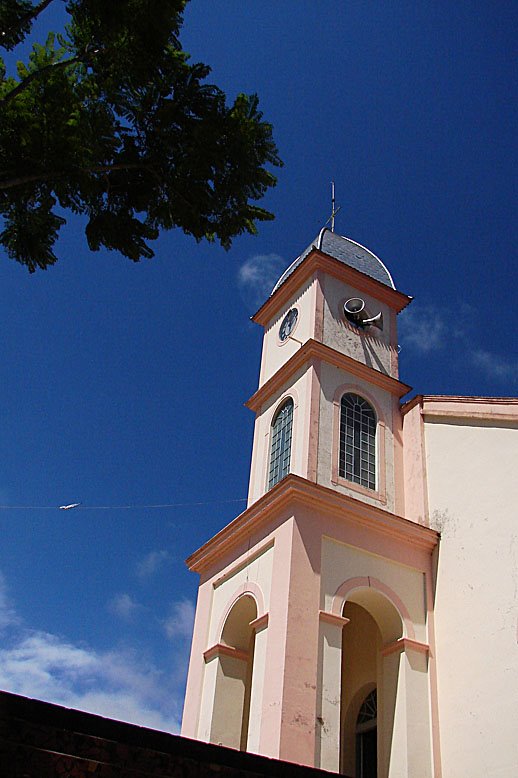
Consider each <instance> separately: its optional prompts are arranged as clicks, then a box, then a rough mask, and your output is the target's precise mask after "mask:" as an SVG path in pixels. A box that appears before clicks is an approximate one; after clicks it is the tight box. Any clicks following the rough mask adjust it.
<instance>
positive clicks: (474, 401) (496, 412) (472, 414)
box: [401, 394, 518, 421]
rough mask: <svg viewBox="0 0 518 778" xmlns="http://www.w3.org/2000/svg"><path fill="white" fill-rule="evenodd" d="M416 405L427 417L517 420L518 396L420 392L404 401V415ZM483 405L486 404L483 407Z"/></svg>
mask: <svg viewBox="0 0 518 778" xmlns="http://www.w3.org/2000/svg"><path fill="white" fill-rule="evenodd" d="M416 405H419V406H420V408H421V414H422V415H423V416H425V417H433V416H444V417H446V418H448V417H457V418H460V419H461V418H473V419H483V420H494V421H517V419H518V397H462V396H451V397H449V396H448V395H441V394H438V395H423V394H418V395H416V396H415V397H412V399H411V400H408V401H407V402H406V403H403V405H402V406H401V413H402V414H403V415H404V414H406V413H408V411H410V410H412V408H414V407H415V406H416ZM481 406H485V407H482V408H481Z"/></svg>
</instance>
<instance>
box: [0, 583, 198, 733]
mask: <svg viewBox="0 0 518 778" xmlns="http://www.w3.org/2000/svg"><path fill="white" fill-rule="evenodd" d="M0 581H1V582H2V589H0V592H4V590H5V582H4V581H3V578H1V573H0ZM0 607H1V605H0ZM7 613H8V614H10V615H9V619H8V625H6V626H5V627H4V631H3V635H2V637H3V641H2V645H1V647H0V688H2V689H5V690H7V691H11V692H14V693H15V694H22V695H25V696H28V697H33V698H36V699H41V700H46V701H48V702H54V703H57V704H58V705H65V706H67V707H70V708H77V709H79V710H85V711H89V712H90V713H97V714H99V715H101V716H107V717H109V718H115V719H120V720H122V721H129V722H132V723H134V724H139V725H141V726H148V727H152V728H154V729H160V730H164V731H166V732H178V731H179V726H180V715H181V708H182V701H183V700H182V694H181V691H180V690H181V685H182V681H183V673H181V674H179V673H178V672H176V670H177V669H178V668H176V664H177V663H178V662H176V663H175V667H173V668H172V669H171V673H167V674H166V673H164V672H162V671H160V670H159V669H158V668H157V667H156V666H155V665H153V664H152V663H151V662H149V661H148V660H147V659H146V658H145V657H143V656H142V655H141V654H140V653H139V652H137V651H134V650H130V649H120V648H119V649H117V650H112V651H98V650H95V649H94V648H92V647H91V646H88V645H78V644H76V643H74V642H73V641H70V640H65V639H63V638H61V637H59V636H57V635H54V634H51V633H49V632H42V631H35V630H31V629H28V628H27V627H25V626H23V624H22V623H21V620H20V619H19V618H18V617H17V615H16V613H15V612H14V611H13V609H12V607H11V606H8V610H7ZM175 668H176V669H175ZM180 676H181V677H180Z"/></svg>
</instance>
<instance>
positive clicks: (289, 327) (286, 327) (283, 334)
mask: <svg viewBox="0 0 518 778" xmlns="http://www.w3.org/2000/svg"><path fill="white" fill-rule="evenodd" d="M298 315H299V312H298V310H297V309H296V308H291V310H289V311H288V313H287V314H286V316H285V317H284V319H283V320H282V324H281V326H280V329H279V338H280V340H282V341H285V340H286V338H287V337H288V336H289V335H290V333H291V332H293V328H294V327H295V324H296V323H297V318H298Z"/></svg>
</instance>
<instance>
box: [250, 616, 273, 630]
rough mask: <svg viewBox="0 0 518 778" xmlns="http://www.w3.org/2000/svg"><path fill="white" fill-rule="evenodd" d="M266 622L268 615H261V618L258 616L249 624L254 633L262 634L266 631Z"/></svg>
mask: <svg viewBox="0 0 518 778" xmlns="http://www.w3.org/2000/svg"><path fill="white" fill-rule="evenodd" d="M268 621H269V615H268V613H263V614H262V616H258V617H257V618H256V619H253V621H251V622H250V626H251V627H252V629H253V630H255V631H256V632H262V630H263V629H266V627H267V626H268Z"/></svg>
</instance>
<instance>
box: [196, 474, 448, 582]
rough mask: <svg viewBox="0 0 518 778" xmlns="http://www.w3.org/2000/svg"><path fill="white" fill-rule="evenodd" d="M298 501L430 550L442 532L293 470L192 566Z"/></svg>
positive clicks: (200, 566) (206, 563)
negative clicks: (307, 478)
mask: <svg viewBox="0 0 518 778" xmlns="http://www.w3.org/2000/svg"><path fill="white" fill-rule="evenodd" d="M297 505H302V506H306V507H311V508H313V509H314V510H315V511H318V512H319V513H325V514H328V515H329V514H331V515H333V516H335V517H339V519H340V521H344V522H351V523H353V524H360V525H363V526H365V527H368V529H369V530H371V531H373V532H377V533H380V534H381V535H385V536H390V537H392V538H397V540H398V542H403V543H408V544H410V545H411V546H414V547H418V548H421V549H425V550H428V551H430V552H431V551H432V549H434V548H435V546H436V545H437V543H438V540H439V533H438V532H436V531H435V530H432V529H430V528H429V527H423V526H422V525H421V524H416V523H415V522H413V521H409V520H408V519H404V518H402V517H401V516H396V515H395V514H393V513H389V512H388V511H385V510H383V509H382V508H378V507H377V506H375V505H369V504H368V503H364V502H361V501H360V500H358V499H355V498H354V497H349V496H348V495H346V494H341V493H340V492H336V491H335V490H334V489H330V488H328V487H326V486H321V485H320V484H315V483H313V482H312V481H308V480H306V479H305V478H301V477H300V476H297V475H293V474H290V475H288V476H286V478H283V480H282V481H280V482H279V483H278V484H277V485H276V486H274V487H273V489H270V491H269V492H266V494H264V495H263V496H262V497H260V498H259V499H258V500H257V502H255V503H254V504H253V505H251V506H250V508H247V510H246V511H244V512H243V513H241V514H240V515H239V516H238V517H237V518H236V519H234V521H232V522H230V524H227V526H226V527H224V528H223V529H222V530H220V532H218V533H217V534H216V535H214V537H213V538H212V539H211V540H209V541H208V542H207V543H205V545H203V546H202V547H201V548H199V549H198V550H197V551H195V552H194V553H193V554H191V556H190V557H188V559H187V560H186V563H187V566H188V567H189V570H193V571H195V572H198V573H200V572H202V571H204V570H206V569H207V568H209V567H210V566H211V565H212V564H214V563H215V562H216V560H217V559H218V558H219V557H221V556H222V555H223V554H225V553H227V552H228V551H229V549H231V548H233V547H235V546H236V545H238V544H239V543H241V542H243V541H246V539H247V538H248V537H249V536H250V534H251V533H252V532H256V531H257V530H258V529H259V528H260V527H262V526H263V525H265V524H268V523H269V522H271V521H272V519H274V518H276V517H277V515H278V514H279V513H280V512H281V511H282V510H284V509H285V508H286V507H287V506H290V507H291V506H293V508H294V509H295V507H296V506H297Z"/></svg>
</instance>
